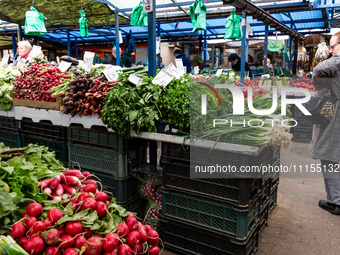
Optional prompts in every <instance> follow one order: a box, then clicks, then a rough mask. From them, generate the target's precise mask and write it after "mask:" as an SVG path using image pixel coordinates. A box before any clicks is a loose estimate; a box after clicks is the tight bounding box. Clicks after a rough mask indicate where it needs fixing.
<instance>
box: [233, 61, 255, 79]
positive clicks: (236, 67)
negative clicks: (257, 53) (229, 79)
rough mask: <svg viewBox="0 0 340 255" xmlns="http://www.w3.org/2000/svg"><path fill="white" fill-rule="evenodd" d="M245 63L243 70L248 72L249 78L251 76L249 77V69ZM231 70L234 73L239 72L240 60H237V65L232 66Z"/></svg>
mask: <svg viewBox="0 0 340 255" xmlns="http://www.w3.org/2000/svg"><path fill="white" fill-rule="evenodd" d="M245 63H246V65H245V67H244V70H245V71H249V76H251V75H250V72H251V70H250V67H249V65H248V63H247V62H245ZM231 68H232V69H233V70H234V71H236V72H240V71H241V60H240V59H238V61H237V63H236V64H235V65H232V66H231Z"/></svg>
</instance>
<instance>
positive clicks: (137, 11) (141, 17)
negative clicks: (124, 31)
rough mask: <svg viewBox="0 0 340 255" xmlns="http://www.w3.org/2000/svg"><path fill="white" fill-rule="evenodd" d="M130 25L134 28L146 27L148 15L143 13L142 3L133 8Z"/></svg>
mask: <svg viewBox="0 0 340 255" xmlns="http://www.w3.org/2000/svg"><path fill="white" fill-rule="evenodd" d="M130 25H131V26H135V27H147V26H148V14H147V13H146V12H143V1H140V3H139V4H138V5H137V6H135V7H134V8H133V10H132V14H131V21H130Z"/></svg>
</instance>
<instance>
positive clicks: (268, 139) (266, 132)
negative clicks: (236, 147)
mask: <svg viewBox="0 0 340 255" xmlns="http://www.w3.org/2000/svg"><path fill="white" fill-rule="evenodd" d="M216 119H219V120H220V122H216V121H215V126H214V125H213V124H209V125H208V126H206V127H205V128H203V129H201V130H200V132H198V133H196V134H194V137H195V138H198V139H203V140H210V141H216V142H225V143H234V144H242V145H248V146H282V147H288V146H289V145H290V142H291V138H292V135H291V134H290V133H289V128H287V127H285V126H283V125H282V124H281V121H282V120H283V119H282V117H281V116H273V115H271V116H258V115H250V114H247V115H244V116H235V115H232V114H230V115H225V116H219V117H217V118H215V120H216ZM289 121H290V119H286V121H285V125H286V126H288V124H289Z"/></svg>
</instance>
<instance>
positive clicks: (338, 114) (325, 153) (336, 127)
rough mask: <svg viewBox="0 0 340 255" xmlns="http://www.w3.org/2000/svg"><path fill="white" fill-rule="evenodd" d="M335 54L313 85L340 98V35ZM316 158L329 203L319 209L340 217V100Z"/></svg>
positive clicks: (321, 132) (321, 136)
mask: <svg viewBox="0 0 340 255" xmlns="http://www.w3.org/2000/svg"><path fill="white" fill-rule="evenodd" d="M330 45H331V46H330V53H331V54H332V55H333V56H332V57H331V58H330V59H327V60H325V61H323V62H321V63H319V64H318V65H317V66H316V67H315V68H314V70H313V80H312V82H313V85H314V87H315V88H316V89H317V90H325V89H327V90H328V91H329V92H331V93H333V94H334V95H335V96H336V97H337V98H338V99H340V54H339V53H340V32H338V33H336V34H334V35H333V36H332V38H331V41H330ZM313 158H315V159H320V160H321V167H322V172H323V176H324V181H325V187H326V193H327V201H326V200H320V201H319V206H320V207H321V208H323V209H325V210H327V211H328V212H330V213H332V214H335V215H340V169H339V162H340V104H339V101H337V103H336V105H335V112H334V116H333V118H332V120H331V121H330V122H329V123H328V124H327V125H326V126H321V127H320V130H319V135H318V137H317V139H316V142H315V147H314V151H313Z"/></svg>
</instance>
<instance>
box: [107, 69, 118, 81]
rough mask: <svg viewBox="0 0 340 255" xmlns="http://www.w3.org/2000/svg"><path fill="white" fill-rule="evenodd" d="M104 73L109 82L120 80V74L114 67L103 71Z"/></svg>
mask: <svg viewBox="0 0 340 255" xmlns="http://www.w3.org/2000/svg"><path fill="white" fill-rule="evenodd" d="M103 73H104V75H105V77H106V79H107V80H108V81H116V80H118V73H117V72H116V70H115V68H114V67H108V68H105V69H104V70H103Z"/></svg>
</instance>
